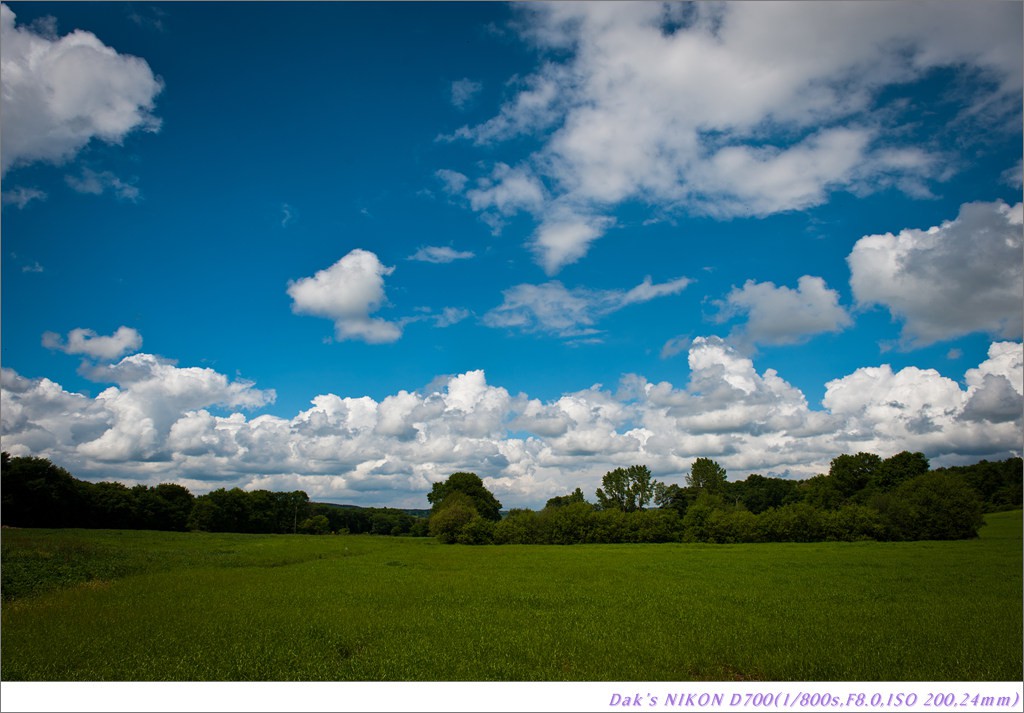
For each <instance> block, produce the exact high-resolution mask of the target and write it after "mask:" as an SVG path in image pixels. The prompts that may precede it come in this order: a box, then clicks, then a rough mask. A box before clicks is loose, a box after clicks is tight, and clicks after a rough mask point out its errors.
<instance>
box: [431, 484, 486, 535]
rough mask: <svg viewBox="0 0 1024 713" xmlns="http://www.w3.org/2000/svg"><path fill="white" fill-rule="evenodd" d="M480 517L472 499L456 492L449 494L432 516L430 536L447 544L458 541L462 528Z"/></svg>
mask: <svg viewBox="0 0 1024 713" xmlns="http://www.w3.org/2000/svg"><path fill="white" fill-rule="evenodd" d="M478 517H480V513H479V512H478V511H477V509H476V504H475V502H474V500H473V498H472V497H470V496H469V495H467V494H466V493H464V492H462V491H459V490H456V491H454V492H451V493H449V494H448V495H447V496H446V497H445V499H444V500H443V501H441V503H440V506H439V507H438V508H437V510H436V511H435V512H434V513H433V514H432V515H431V516H430V535H431V536H432V537H436V538H437V539H438V540H440V541H441V542H443V543H445V544H452V543H455V542H457V541H458V537H459V533H460V532H461V531H462V528H463V527H465V526H466V525H468V524H469V523H470V521H471V520H472V519H473V518H478Z"/></svg>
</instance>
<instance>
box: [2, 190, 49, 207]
mask: <svg viewBox="0 0 1024 713" xmlns="http://www.w3.org/2000/svg"><path fill="white" fill-rule="evenodd" d="M44 200H46V193H45V192H43V191H41V190H39V189H38V188H25V187H24V186H18V187H17V188H15V189H14V190H11V191H4V192H3V194H2V196H0V201H2V203H3V205H16V206H18V209H19V210H20V209H22V208H24V207H25V206H27V205H28V204H29V203H31V202H32V201H44Z"/></svg>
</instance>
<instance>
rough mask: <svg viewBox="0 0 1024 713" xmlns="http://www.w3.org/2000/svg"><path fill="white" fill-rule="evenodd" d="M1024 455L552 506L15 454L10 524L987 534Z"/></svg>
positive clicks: (900, 461)
mask: <svg viewBox="0 0 1024 713" xmlns="http://www.w3.org/2000/svg"><path fill="white" fill-rule="evenodd" d="M1022 472H1024V463H1022V460H1021V458H1009V459H1006V460H1004V461H997V462H990V461H987V460H982V461H980V462H978V463H976V464H973V465H967V466H953V467H945V468H937V469H934V470H933V469H931V468H930V466H929V462H928V459H927V458H926V457H925V456H924V454H922V453H910V452H907V451H904V452H902V453H898V454H896V455H894V456H891V457H890V458H885V459H883V458H881V457H880V456H877V455H875V454H872V453H857V454H853V455H848V454H844V455H840V456H838V457H836V458H834V459H833V460H832V462H831V465H830V469H829V472H828V473H823V474H820V475H816V476H814V477H812V478H809V479H807V480H790V479H785V478H775V477H765V476H762V475H759V474H751V475H749V476H748V477H747V478H746V479H744V480H741V481H729V480H728V479H727V477H726V471H725V469H724V468H722V467H721V466H720V465H719V464H718V463H716V462H715V461H714V460H711V459H709V458H698V459H696V460H695V461H694V463H693V466H692V468H691V472H690V474H689V475H687V477H686V480H685V483H684V484H676V483H672V484H666V483H663V482H659V481H657V480H654V478H653V476H652V474H651V472H650V470H649V469H648V468H647V467H646V466H644V465H633V466H630V467H628V468H616V469H615V470H612V471H609V472H608V473H606V474H605V476H604V477H603V478H602V482H601V487H600V488H598V489H597V490H596V492H595V494H594V495H595V502H591V501H588V500H587V498H586V496H585V495H584V493H583V491H582V489H580V488H576V489H575V490H574V491H573V492H571V493H568V494H566V495H561V496H556V497H553V498H551V499H549V500H548V501H547V503H546V504H545V506H544V508H542V509H541V510H530V509H520V508H517V509H512V510H509V511H503V510H502V509H501V503H500V502H499V501H498V500H497V498H495V496H494V495H493V493H491V492H490V491H489V490H488V489H487V488H486V486H485V485H484V483H483V480H482V479H481V478H480V477H479V476H477V475H476V474H475V473H465V472H460V473H453V474H452V475H451V476H449V477H448V478H447V479H446V480H445V481H442V482H438V483H435V484H434V485H433V488H432V490H431V491H430V493H428V494H427V501H428V503H429V504H430V510H423V511H405V510H400V509H394V508H363V507H356V506H351V505H334V504H330V503H315V502H310V500H309V497H308V495H307V494H306V493H305V492H302V491H292V492H272V491H268V490H253V491H246V490H242V489H241V488H233V489H230V490H228V489H224V488H219V489H216V490H213V491H212V492H209V493H206V494H204V495H200V496H194V495H193V494H192V493H191V492H189V491H188V489H186V488H184V487H183V486H181V485H177V484H173V483H162V484H159V485H156V486H145V485H136V486H134V487H130V488H129V487H128V486H126V485H124V484H122V483H116V482H98V483H94V482H89V481H84V480H79V479H77V478H75V477H74V476H73V475H72V474H71V473H69V472H68V471H66V470H65V469H63V468H61V467H59V466H57V465H55V464H53V463H51V462H50V461H49V460H47V459H45V458H35V457H13V458H12V457H10V456H9V454H7V453H3V455H2V468H0V493H2V513H0V521H2V524H3V525H5V526H14V527H47V528H64V527H76V528H106V529H145V530H178V531H189V530H193V531H206V532H238V533H281V534H286V533H291V534H310V535H325V534H332V533H333V534H373V535H407V536H428V535H429V536H432V537H436V538H437V539H438V540H439V541H441V542H443V543H447V544H455V543H458V544H583V543H620V542H634V543H635V542H707V543H740V542H817V541H852V540H882V541H896V540H952V539H967V538H972V537H976V536H977V533H978V529H979V528H980V527H981V525H982V522H983V520H982V515H983V513H985V512H994V511H999V510H1010V509H1017V508H1020V507H1021V503H1022Z"/></svg>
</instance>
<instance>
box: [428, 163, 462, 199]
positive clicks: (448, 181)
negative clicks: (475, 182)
mask: <svg viewBox="0 0 1024 713" xmlns="http://www.w3.org/2000/svg"><path fill="white" fill-rule="evenodd" d="M434 175H435V176H437V178H438V179H439V180H440V181H441V182H442V183H444V188H445V190H446V191H448V192H449V193H453V194H455V193H462V190H463V189H464V188H465V187H466V183H467V181H469V178H467V177H466V175H465V174H463V173H459V172H458V171H452V170H450V169H447V168H442V169H439V170H437V171H435V172H434Z"/></svg>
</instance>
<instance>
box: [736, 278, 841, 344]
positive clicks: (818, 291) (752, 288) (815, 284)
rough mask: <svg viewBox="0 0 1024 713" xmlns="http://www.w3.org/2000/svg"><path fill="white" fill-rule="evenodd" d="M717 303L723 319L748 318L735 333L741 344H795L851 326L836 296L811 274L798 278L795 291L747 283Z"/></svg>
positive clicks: (836, 294)
mask: <svg viewBox="0 0 1024 713" xmlns="http://www.w3.org/2000/svg"><path fill="white" fill-rule="evenodd" d="M720 304H721V307H722V308H723V313H722V315H721V319H723V320H724V319H727V318H730V317H732V316H734V315H736V314H746V315H747V316H748V319H747V322H746V324H745V325H743V326H742V327H740V328H739V329H738V330H737V331H736V332H735V333H734V336H736V337H737V338H738V339H739V340H740V341H741V342H750V343H757V344H797V343H800V342H802V341H805V340H806V339H808V338H809V337H811V336H813V335H815V334H821V333H823V332H840V331H842V330H843V329H845V328H846V327H848V326H850V324H851V320H850V316H849V315H848V314H847V313H846V310H845V309H843V308H842V307H841V306H840V305H839V294H838V293H837V292H836V291H835V290H830V289H829V288H828V286H827V285H826V284H825V281H824V280H823V279H822V278H820V277H812V276H810V275H804V276H803V277H801V278H800V279H799V281H798V282H797V288H796V289H795V290H794V289H791V288H789V287H785V286H781V287H776V286H775V284H774V283H772V282H754V281H753V280H747V282H746V283H744V285H743V287H742V288H736V287H734V288H733V289H732V291H731V292H729V294H728V295H726V297H725V300H724V301H723V302H722V303H720Z"/></svg>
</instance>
